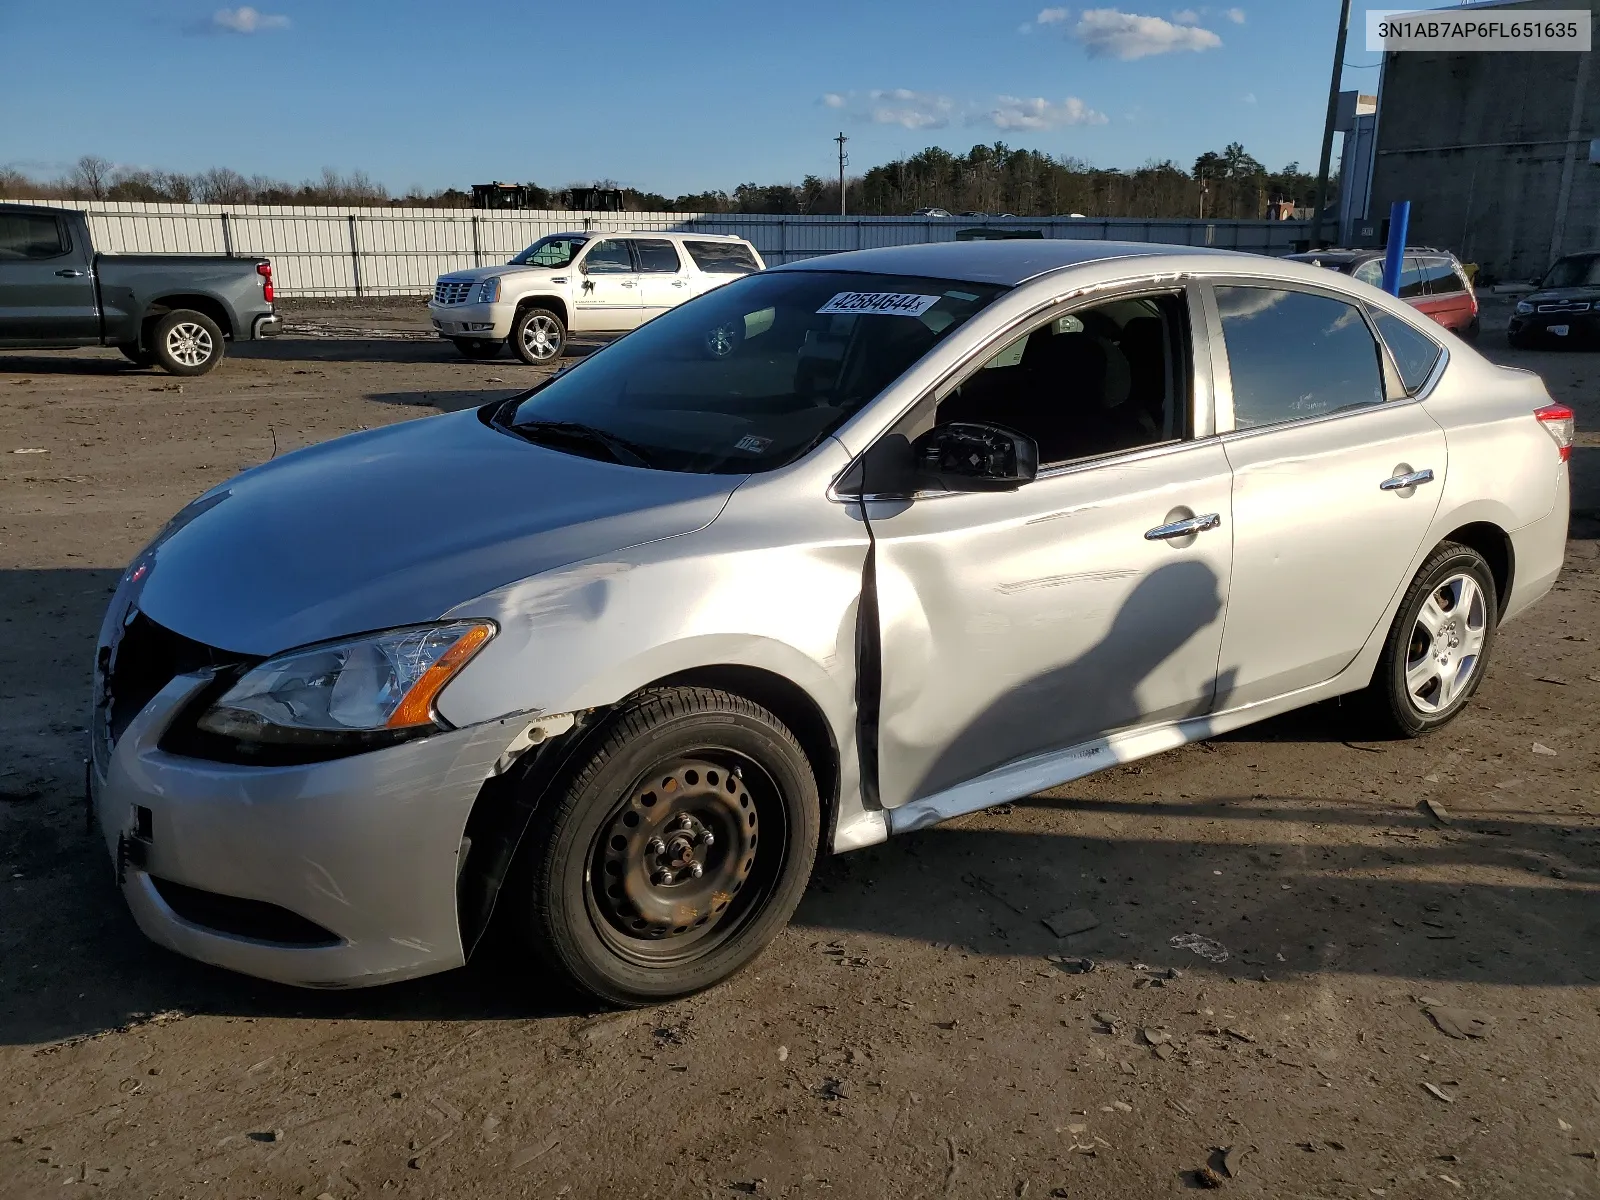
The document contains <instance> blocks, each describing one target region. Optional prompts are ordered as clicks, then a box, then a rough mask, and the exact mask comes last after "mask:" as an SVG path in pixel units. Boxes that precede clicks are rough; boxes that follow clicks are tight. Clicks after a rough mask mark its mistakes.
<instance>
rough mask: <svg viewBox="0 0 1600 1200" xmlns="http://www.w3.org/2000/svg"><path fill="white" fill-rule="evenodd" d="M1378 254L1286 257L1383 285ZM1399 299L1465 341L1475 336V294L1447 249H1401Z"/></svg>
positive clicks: (1321, 252) (1323, 253)
mask: <svg viewBox="0 0 1600 1200" xmlns="http://www.w3.org/2000/svg"><path fill="white" fill-rule="evenodd" d="M1383 256H1384V252H1383V251H1382V250H1336V249H1329V250H1318V251H1315V252H1314V253H1311V254H1291V255H1289V257H1290V258H1291V259H1293V260H1294V261H1295V262H1308V263H1313V264H1315V265H1317V266H1319V267H1327V268H1328V269H1329V270H1332V271H1338V272H1339V273H1340V274H1343V275H1353V276H1355V277H1356V278H1357V279H1359V280H1361V282H1362V283H1370V284H1371V285H1372V286H1373V287H1382V286H1383ZM1400 299H1402V300H1404V301H1405V302H1406V303H1407V304H1409V305H1411V307H1413V308H1415V309H1417V310H1419V311H1421V312H1425V313H1427V314H1428V315H1429V316H1430V317H1432V318H1433V319H1434V320H1435V321H1437V322H1439V324H1441V325H1443V326H1444V327H1445V328H1446V329H1448V330H1450V332H1451V333H1454V334H1456V335H1457V336H1458V337H1462V338H1465V339H1466V340H1467V341H1469V342H1470V341H1472V340H1473V339H1474V338H1476V337H1477V336H1478V297H1477V296H1475V295H1474V294H1473V291H1472V284H1471V283H1470V282H1468V280H1467V273H1466V271H1464V270H1463V269H1462V267H1461V263H1460V262H1459V261H1458V260H1457V259H1456V256H1455V255H1454V254H1451V253H1450V252H1449V251H1448V250H1430V249H1427V248H1426V247H1422V246H1417V247H1411V248H1408V249H1407V250H1406V257H1405V261H1404V264H1403V266H1402V267H1401V271H1400Z"/></svg>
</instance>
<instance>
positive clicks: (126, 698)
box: [96, 609, 242, 744]
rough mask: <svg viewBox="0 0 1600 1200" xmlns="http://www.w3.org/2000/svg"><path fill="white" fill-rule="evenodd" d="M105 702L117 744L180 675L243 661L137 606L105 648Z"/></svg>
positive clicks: (102, 670)
mask: <svg viewBox="0 0 1600 1200" xmlns="http://www.w3.org/2000/svg"><path fill="white" fill-rule="evenodd" d="M100 659H101V661H100V662H98V663H97V664H96V669H97V670H98V671H99V673H100V688H99V693H100V697H101V700H100V703H101V705H102V706H103V707H104V709H105V712H104V714H103V718H104V719H105V720H106V721H107V724H108V728H109V731H110V738H111V742H112V743H113V744H115V743H116V741H117V740H118V739H119V738H121V737H122V734H123V732H124V731H125V730H126V729H127V728H128V726H129V724H131V723H132V721H133V719H134V718H135V717H137V716H138V715H139V713H140V712H141V711H143V709H144V706H145V705H147V704H149V703H150V701H152V700H154V699H155V697H156V694H157V693H158V692H160V691H161V689H162V688H164V687H166V686H167V684H169V683H171V682H172V681H173V680H174V679H176V678H177V677H178V676H179V675H189V674H193V673H194V672H196V671H205V670H214V669H216V668H218V667H223V666H229V665H232V664H235V663H239V662H241V661H242V659H241V657H240V656H239V655H237V654H233V653H230V652H229V651H226V650H218V649H216V648H215V647H213V646H207V645H205V644H204V643H203V642H196V641H194V640H192V639H190V638H186V637H184V636H183V635H182V634H178V633H173V632H172V630H170V629H167V628H166V627H165V626H162V625H157V624H156V623H155V622H154V621H152V620H151V619H150V618H149V617H147V616H145V615H144V613H142V612H139V611H138V610H137V609H135V610H134V611H133V614H132V616H131V617H130V618H129V619H128V620H127V621H125V622H124V623H123V626H122V630H121V632H120V634H119V635H118V636H117V638H116V639H115V640H114V641H113V642H112V643H111V645H110V646H108V647H106V648H105V649H103V650H102V651H101V652H100Z"/></svg>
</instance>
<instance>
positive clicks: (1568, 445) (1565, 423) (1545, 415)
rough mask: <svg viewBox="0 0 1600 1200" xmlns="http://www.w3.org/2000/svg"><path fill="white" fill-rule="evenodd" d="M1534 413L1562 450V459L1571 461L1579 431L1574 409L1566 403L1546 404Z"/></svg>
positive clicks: (1551, 438)
mask: <svg viewBox="0 0 1600 1200" xmlns="http://www.w3.org/2000/svg"><path fill="white" fill-rule="evenodd" d="M1533 415H1534V416H1535V417H1537V418H1538V419H1539V424H1540V425H1542V426H1544V431H1545V432H1546V433H1548V434H1549V435H1550V440H1551V441H1553V442H1554V443H1555V444H1556V446H1557V448H1558V449H1559V450H1560V451H1561V461H1562V462H1567V461H1569V460H1570V459H1571V458H1572V439H1573V436H1574V435H1575V434H1576V433H1577V431H1578V423H1577V421H1576V420H1574V419H1573V416H1572V410H1571V409H1570V408H1568V407H1567V406H1566V405H1565V404H1546V405H1545V406H1544V407H1543V408H1536V409H1534V410H1533Z"/></svg>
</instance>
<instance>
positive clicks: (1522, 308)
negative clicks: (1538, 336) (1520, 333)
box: [1517, 300, 1533, 317]
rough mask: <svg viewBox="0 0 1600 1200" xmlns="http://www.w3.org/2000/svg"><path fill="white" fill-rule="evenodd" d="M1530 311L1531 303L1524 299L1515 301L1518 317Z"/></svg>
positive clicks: (1531, 308)
mask: <svg viewBox="0 0 1600 1200" xmlns="http://www.w3.org/2000/svg"><path fill="white" fill-rule="evenodd" d="M1532 311H1533V305H1531V304H1529V303H1528V302H1527V301H1526V300H1518V301H1517V315H1518V316H1519V317H1525V316H1527V315H1528V314H1529V313H1531V312H1532Z"/></svg>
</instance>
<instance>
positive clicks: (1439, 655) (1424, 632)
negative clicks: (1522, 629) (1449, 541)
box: [1405, 573, 1488, 715]
mask: <svg viewBox="0 0 1600 1200" xmlns="http://www.w3.org/2000/svg"><path fill="white" fill-rule="evenodd" d="M1487 636H1488V606H1487V604H1486V603H1485V601H1484V595H1483V589H1482V587H1481V586H1480V585H1479V583H1478V581H1477V580H1476V579H1475V578H1474V577H1473V576H1471V575H1468V574H1465V573H1462V574H1456V575H1452V576H1450V577H1449V578H1448V579H1446V580H1445V581H1444V582H1443V583H1441V584H1440V585H1439V586H1438V587H1436V588H1434V589H1433V591H1432V592H1430V593H1429V594H1428V598H1427V599H1426V600H1425V601H1423V604H1422V607H1421V608H1420V609H1419V610H1418V612H1417V619H1416V621H1415V623H1414V624H1413V625H1412V629H1411V638H1410V642H1409V644H1408V646H1407V649H1406V666H1405V681H1406V691H1407V693H1408V694H1409V695H1410V697H1411V703H1412V704H1413V705H1415V706H1416V708H1417V710H1418V711H1419V712H1423V713H1427V714H1429V715H1432V714H1434V713H1439V712H1443V711H1444V710H1445V709H1447V708H1449V707H1450V706H1451V704H1453V703H1454V702H1455V701H1456V699H1457V698H1459V697H1460V696H1461V695H1462V693H1463V692H1465V691H1466V690H1467V688H1468V686H1469V685H1470V684H1471V683H1472V680H1473V677H1474V676H1475V675H1476V674H1477V671H1478V664H1479V662H1480V661H1481V659H1482V651H1483V645H1484V640H1485V638H1486V637H1487Z"/></svg>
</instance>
